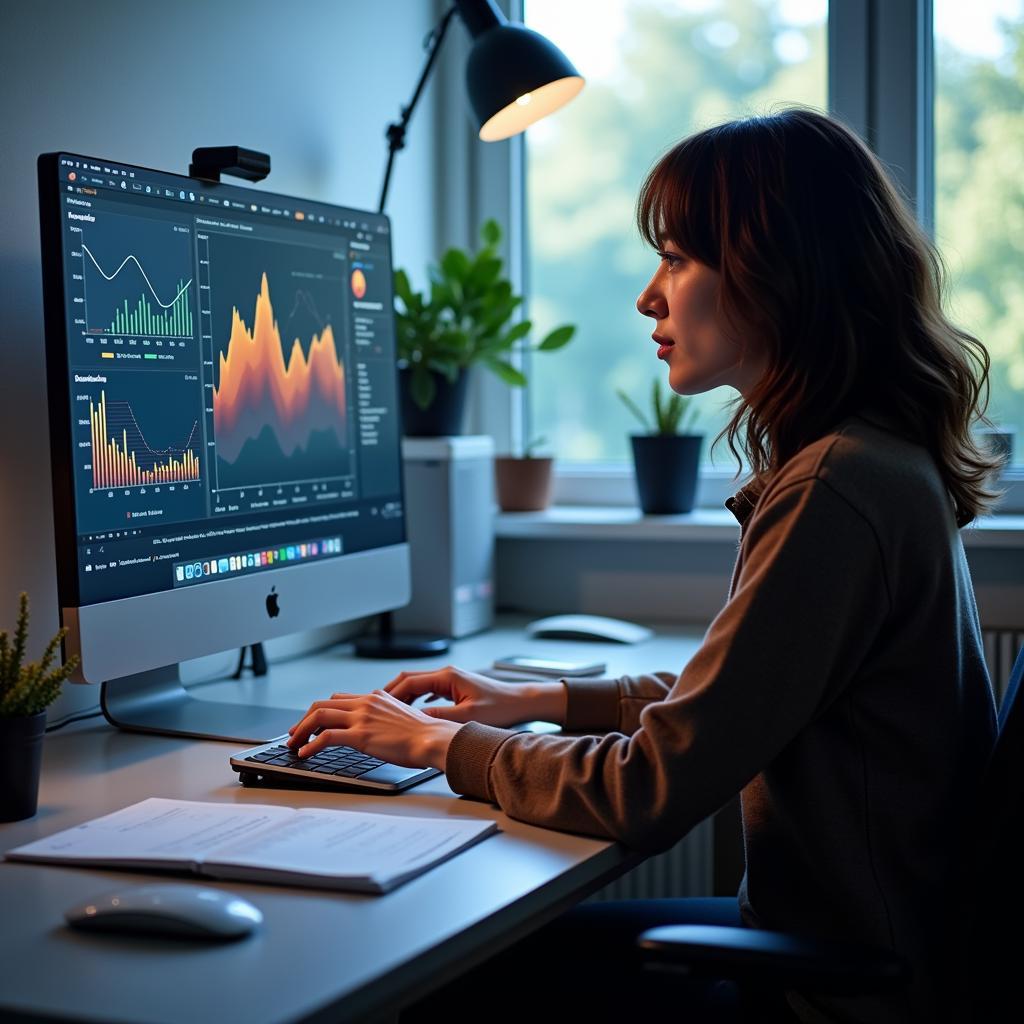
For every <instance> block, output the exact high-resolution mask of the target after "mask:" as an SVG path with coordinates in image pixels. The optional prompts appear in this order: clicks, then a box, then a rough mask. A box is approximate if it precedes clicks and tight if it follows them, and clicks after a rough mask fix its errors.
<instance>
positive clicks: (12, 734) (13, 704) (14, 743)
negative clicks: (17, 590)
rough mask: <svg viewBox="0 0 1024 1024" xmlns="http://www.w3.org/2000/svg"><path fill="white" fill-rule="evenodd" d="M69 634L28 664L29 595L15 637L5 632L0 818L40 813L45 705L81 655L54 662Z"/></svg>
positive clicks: (0, 679)
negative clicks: (40, 779) (26, 653)
mask: <svg viewBox="0 0 1024 1024" xmlns="http://www.w3.org/2000/svg"><path fill="white" fill-rule="evenodd" d="M66 633H67V630H66V629H62V630H60V632H59V633H57V635H56V636H55V637H54V638H53V639H52V640H51V641H50V642H49V643H48V644H47V645H46V650H45V651H43V656H42V657H41V658H40V659H39V661H33V662H31V663H29V664H27V665H23V664H22V662H23V661H24V659H25V647H26V644H27V643H28V594H25V593H23V594H22V595H21V601H20V605H19V608H18V623H17V625H16V626H15V628H14V637H13V639H12V638H10V637H8V635H7V633H6V632H0V821H20V820H21V819H22V818H31V817H32V815H33V814H35V813H36V804H37V801H38V799H39V771H40V768H41V766H42V758H43V731H44V728H45V725H46V709H47V707H49V706H50V704H52V703H53V701H54V700H56V698H57V695H58V694H59V693H60V689H61V686H62V685H63V684H64V680H65V679H67V678H68V676H69V675H71V673H72V672H73V671H74V670H75V668H76V666H77V665H78V657H77V655H76V656H74V657H72V658H70V659H69V660H68V661H67V662H65V663H64V664H63V665H59V664H58V665H53V660H54V657H55V656H56V654H57V649H58V647H59V646H60V643H61V641H62V640H63V639H64V636H65V634H66ZM51 666H52V667H51Z"/></svg>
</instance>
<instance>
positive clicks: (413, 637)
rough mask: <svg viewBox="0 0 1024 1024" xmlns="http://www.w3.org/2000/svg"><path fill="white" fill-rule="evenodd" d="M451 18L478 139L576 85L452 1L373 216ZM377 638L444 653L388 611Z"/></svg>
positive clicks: (508, 130)
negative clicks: (463, 41)
mask: <svg viewBox="0 0 1024 1024" xmlns="http://www.w3.org/2000/svg"><path fill="white" fill-rule="evenodd" d="M456 14H458V15H459V16H460V17H461V18H462V21H463V24H465V26H466V28H467V29H468V30H469V34H470V35H471V36H472V37H473V48H472V49H471V50H470V52H469V60H468V61H467V63H466V91H467V92H468V93H469V102H470V105H471V107H472V108H473V115H474V117H475V119H476V122H477V124H478V126H479V134H480V138H481V139H482V140H483V141H484V142H498V141H499V140H501V139H507V138H509V137H510V136H512V135H518V134H519V132H521V131H525V130H526V128H527V127H528V126H529V125H531V124H533V123H534V121H539V120H540V119H541V118H542V117H546V116H547V115H548V114H550V113H552V112H553V111H555V110H557V109H558V108H559V107H562V106H564V105H565V104H566V103H568V102H569V100H571V99H572V98H573V97H574V96H575V95H576V94H577V93H578V92H579V91H580V90H581V89H582V88H583V78H582V76H581V75H580V73H579V72H578V71H577V70H576V68H574V67H573V65H572V63H571V62H570V61H569V59H568V58H567V57H566V56H565V54H564V53H562V51H561V50H559V49H558V47H557V46H555V45H554V44H553V43H552V42H550V41H549V40H548V39H546V38H545V37H544V36H542V35H541V34H540V33H539V32H534V31H533V30H532V29H528V28H526V27H525V26H524V25H513V24H511V23H510V22H509V20H508V19H507V18H506V17H505V15H504V14H502V13H501V11H500V10H498V8H497V7H496V6H495V5H494V3H493V2H492V0H455V3H454V4H452V6H451V7H449V8H448V10H447V11H446V12H445V15H444V17H442V19H441V21H440V22H439V23H438V25H437V26H436V27H435V28H434V30H433V32H431V33H430V35H429V36H428V37H427V42H426V46H427V59H426V63H425V64H424V67H423V71H422V73H421V74H420V79H419V81H418V82H417V83H416V89H415V91H414V92H413V94H412V99H411V100H410V101H409V104H408V106H405V107H402V116H401V118H400V119H399V120H398V121H395V122H393V123H392V124H389V125H388V129H387V140H388V163H387V168H386V169H385V171H384V184H383V186H382V187H381V190H380V205H379V207H378V211H379V212H380V213H383V212H384V206H385V203H386V202H387V198H388V184H389V183H390V181H391V168H392V166H393V165H394V162H395V154H396V153H397V152H398V151H399V150H400V149H403V148H404V147H405V132H406V128H408V126H409V119H410V118H411V117H412V112H413V110H414V109H415V107H416V103H417V102H418V101H419V98H420V94H421V93H422V92H423V86H424V85H425V84H426V81H427V78H428V77H429V76H430V69H431V68H432V67H433V66H434V60H435V59H436V57H437V52H438V50H439V49H440V46H441V43H442V41H443V40H444V36H445V33H446V32H447V31H448V26H449V24H450V23H451V20H452V18H453V17H454V16H455V15H456ZM378 628H379V631H380V632H379V634H378V635H370V636H362V637H359V638H358V639H357V640H356V653H357V654H359V655H360V656H361V657H364V658H416V657H429V656H431V655H437V654H443V653H444V652H445V651H446V650H448V641H447V640H446V639H445V638H444V637H435V636H425V635H420V634H397V633H394V632H393V631H392V626H391V613H390V612H384V613H383V614H381V616H380V617H379V619H378Z"/></svg>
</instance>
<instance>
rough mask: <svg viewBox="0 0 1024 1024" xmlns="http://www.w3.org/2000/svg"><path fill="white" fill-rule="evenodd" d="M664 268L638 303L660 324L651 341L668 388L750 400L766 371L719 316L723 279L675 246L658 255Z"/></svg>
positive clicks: (665, 246) (667, 246)
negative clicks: (723, 390) (731, 393)
mask: <svg viewBox="0 0 1024 1024" xmlns="http://www.w3.org/2000/svg"><path fill="white" fill-rule="evenodd" d="M658 256H659V257H660V258H661V263H660V265H659V266H658V269H657V270H656V271H655V272H654V276H653V277H652V278H651V280H650V281H649V282H648V283H647V287H646V288H644V290H643V291H642V292H641V293H640V297H639V298H638V299H637V300H636V308H637V309H638V310H639V311H640V312H641V313H643V314H644V316H649V317H652V318H653V319H655V320H656V321H657V325H656V327H655V329H654V333H653V334H652V337H653V338H654V340H655V342H657V343H658V353H657V355H658V358H659V359H664V360H665V362H666V363H667V364H668V382H669V387H671V388H672V390H673V391H675V392H677V393H678V394H680V395H697V394H702V393H703V392H705V391H710V390H711V389H712V388H717V387H721V386H722V385H723V384H728V385H730V386H732V387H734V388H736V390H737V391H739V392H741V393H742V394H743V395H746V394H747V393H748V392H749V391H750V390H751V389H752V388H753V387H754V385H755V384H756V383H757V381H758V379H759V378H760V376H761V373H762V372H763V367H762V366H761V365H759V364H758V363H757V362H756V361H754V360H752V359H751V357H750V355H749V354H747V356H746V358H744V352H743V346H742V345H741V343H740V342H739V341H738V340H737V339H735V338H734V337H731V336H730V334H729V333H727V331H726V329H725V327H724V326H723V323H722V317H721V316H720V314H719V312H718V290H719V284H720V281H721V274H719V273H718V271H717V270H712V269H711V267H709V266H707V265H706V264H703V263H698V262H697V261H696V260H694V259H690V258H689V257H687V256H684V255H683V254H682V252H681V250H680V249H679V248H678V247H677V246H676V245H675V244H674V243H672V242H670V241H664V242H663V243H662V248H661V249H659V250H658Z"/></svg>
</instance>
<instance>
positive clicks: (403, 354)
mask: <svg viewBox="0 0 1024 1024" xmlns="http://www.w3.org/2000/svg"><path fill="white" fill-rule="evenodd" d="M480 238H481V241H482V243H483V245H482V247H481V248H480V250H479V251H478V252H476V253H469V252H465V251H464V250H462V249H454V248H452V249H448V251H447V252H445V254H444V256H443V257H442V258H441V262H440V264H439V265H437V266H431V267H430V268H429V276H430V294H429V296H427V297H424V295H423V294H422V293H420V292H415V291H413V289H412V287H411V286H410V284H409V278H408V275H407V274H406V273H405V271H404V270H396V271H395V317H396V324H395V327H396V333H397V344H398V360H399V376H400V380H401V387H402V415H403V420H404V428H405V433H406V435H408V436H410V437H439V436H444V435H448V434H458V433H459V432H460V430H461V426H462V412H463V408H464V406H465V396H466V382H467V379H468V371H469V369H470V368H471V367H472V366H474V365H477V364H479V365H481V366H483V367H485V368H486V369H488V370H490V371H492V372H493V373H496V374H497V375H498V376H499V377H500V378H501V379H502V380H503V381H505V383H506V384H510V385H511V386H512V387H523V385H525V384H526V377H525V376H523V374H522V372H521V371H520V370H519V369H517V368H516V367H515V366H514V365H513V364H512V362H511V361H510V357H511V356H512V355H513V353H515V352H517V351H524V350H527V349H530V348H531V346H530V345H529V344H528V343H527V342H526V341H525V339H526V337H527V335H528V334H529V333H530V331H531V329H532V327H533V324H532V322H531V321H530V320H520V321H519V322H518V323H510V320H511V318H512V315H513V313H514V312H515V311H516V309H517V308H518V307H519V306H520V304H521V303H522V301H523V298H522V296H521V295H515V294H514V293H513V291H512V285H511V283H510V282H509V281H508V280H507V279H506V278H505V277H503V276H502V273H501V268H502V261H501V258H500V257H499V256H498V255H497V246H498V243H499V242H500V241H501V228H500V227H499V226H498V223H497V221H494V220H488V221H487V222H486V223H485V224H484V225H483V227H482V228H481V229H480ZM575 331H576V328H575V327H574V326H572V325H570V324H563V325H562V326H561V327H556V328H555V329H554V330H553V331H551V332H550V333H549V334H548V335H547V336H546V337H545V338H544V339H543V340H542V341H541V342H540V343H539V344H538V345H536V346H532V350H533V351H538V352H553V351H555V350H556V349H560V348H561V347H562V346H563V345H566V344H568V342H569V340H570V339H571V338H572V336H573V334H574V333H575Z"/></svg>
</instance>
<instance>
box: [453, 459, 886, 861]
mask: <svg viewBox="0 0 1024 1024" xmlns="http://www.w3.org/2000/svg"><path fill="white" fill-rule="evenodd" d="M765 498H766V499H767V504H764V505H763V506H761V507H758V508H757V509H756V511H755V512H754V513H753V515H752V516H751V519H750V521H749V523H748V528H747V532H746V536H745V537H744V540H743V544H742V546H741V551H740V556H739V557H740V563H739V571H738V576H737V579H736V585H735V587H734V590H733V593H732V596H731V597H730V599H729V601H728V603H727V604H726V605H725V607H724V608H723V609H722V611H721V612H720V613H719V614H718V615H717V616H716V618H715V620H714V622H712V624H711V626H710V628H709V629H708V632H707V634H706V636H705V638H704V642H703V644H702V645H701V647H700V648H699V649H698V650H697V652H696V653H695V654H694V656H693V658H692V659H691V660H690V662H689V663H688V664H687V665H686V667H685V669H684V670H683V672H682V674H681V675H680V676H679V678H678V679H677V680H676V681H675V682H674V684H673V685H672V686H671V689H670V690H669V692H668V694H667V695H666V696H665V697H664V699H660V700H652V701H645V702H641V703H642V707H641V710H640V711H639V715H638V719H639V721H638V728H637V729H636V730H635V732H633V734H632V735H624V734H623V733H621V732H609V733H607V734H605V735H601V736H582V737H581V736H575V737H574V736H566V735H557V734H534V733H516V732H510V731H508V730H504V729H495V728H493V727H491V726H487V725H481V724H479V723H474V722H471V723H469V724H467V725H465V726H463V727H462V728H461V729H460V730H459V731H458V732H457V733H456V734H455V736H454V738H453V740H452V742H451V745H450V746H449V749H448V755H447V761H446V766H445V767H446V772H447V775H448V782H449V785H450V786H451V787H452V788H453V789H454V790H455V791H456V792H457V793H463V794H465V795H468V796H474V797H477V798H479V799H483V800H490V801H492V802H495V803H497V804H498V805H499V806H500V807H501V808H502V810H504V811H505V812H506V813H507V814H508V815H510V816H511V817H513V818H517V819H519V820H521V821H526V822H528V823H531V824H535V825H542V826H546V827H549V828H558V829H564V830H567V831H573V832H582V833H585V834H588V835H599V836H604V837H609V838H612V839H617V840H619V841H620V842H623V843H625V844H626V845H627V846H630V847H633V848H635V849H638V850H642V851H644V852H649V853H655V852H658V851H660V850H665V849H668V848H669V847H671V846H672V845H673V844H674V843H675V842H677V841H678V840H679V839H680V838H681V837H682V836H684V835H685V834H686V833H687V832H688V831H689V830H690V829H691V828H693V827H694V825H696V824H697V823H698V822H700V821H701V820H702V819H703V818H705V817H707V815H708V814H711V813H712V812H714V811H715V810H716V809H717V808H718V807H720V806H721V805H722V804H723V803H725V801H726V800H728V799H729V798H730V797H732V796H733V795H734V794H736V793H737V792H739V790H740V789H742V788H743V786H744V785H746V784H747V782H749V781H750V780H751V779H752V778H753V777H754V776H755V775H757V774H758V772H760V771H761V770H762V769H764V768H765V767H766V766H767V765H768V764H770V762H771V761H772V760H773V759H774V758H775V757H776V756H777V755H778V754H779V752H780V751H781V750H782V749H783V748H784V747H785V746H786V744H787V743H789V741H790V740H792V739H793V737H794V736H795V735H796V734H797V733H798V732H799V731H800V730H801V729H802V728H803V727H804V726H805V725H806V724H807V723H808V722H810V721H811V720H812V719H813V718H814V717H815V715H816V714H817V713H819V712H820V711H821V710H823V709H824V708H825V707H826V706H827V704H828V703H829V702H830V701H831V700H832V699H834V698H835V697H836V696H837V695H838V694H839V693H841V692H842V691H843V689H844V688H845V687H846V686H847V685H848V683H849V682H850V681H851V679H853V678H855V677H856V675H857V672H858V669H859V667H860V665H861V664H862V663H863V660H864V659H865V657H866V656H867V653H868V651H869V649H870V648H871V646H872V644H873V642H874V641H875V638H876V637H877V636H878V634H879V632H880V630H881V628H882V625H883V623H884V621H885V619H886V616H887V614H888V609H889V606H890V599H889V591H888V587H887V582H886V578H885V573H884V569H883V563H882V558H881V552H880V551H879V548H878V543H877V539H876V536H875V532H874V530H873V528H872V527H871V525H870V523H869V522H868V521H867V520H866V519H864V518H863V516H862V515H861V514H860V513H859V512H858V511H857V510H856V509H855V508H854V507H853V506H852V505H850V504H849V503H848V502H847V501H846V500H845V499H844V498H842V497H841V496H840V495H839V494H838V493H837V492H836V491H834V490H833V489H832V488H831V487H830V486H829V485H828V484H827V483H826V482H824V481H822V480H820V479H816V478H808V479H800V480H796V481H793V482H792V483H789V484H786V485H785V486H783V487H780V488H779V489H777V490H774V491H773V493H771V494H766V495H765ZM620 706H621V702H620ZM609 707H610V704H609ZM628 718H629V716H628V715H624V716H623V720H622V724H623V725H628V724H629V721H628Z"/></svg>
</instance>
